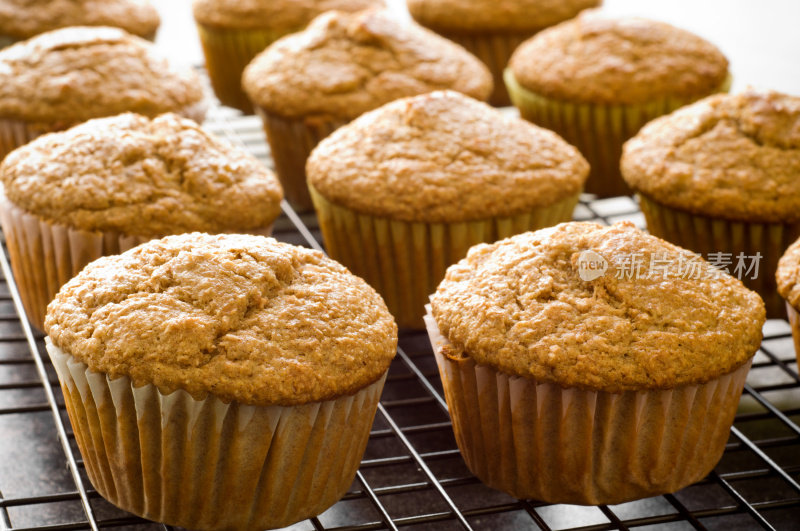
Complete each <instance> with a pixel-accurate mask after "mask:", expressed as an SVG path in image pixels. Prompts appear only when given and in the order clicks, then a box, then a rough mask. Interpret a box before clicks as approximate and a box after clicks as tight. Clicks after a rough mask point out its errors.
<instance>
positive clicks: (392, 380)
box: [0, 110, 800, 531]
mask: <svg viewBox="0 0 800 531" xmlns="http://www.w3.org/2000/svg"><path fill="white" fill-rule="evenodd" d="M209 128H210V129H211V130H214V131H216V132H220V133H223V134H226V135H228V136H231V135H233V136H234V137H235V138H236V140H237V141H238V142H240V143H243V144H244V145H245V146H246V147H248V148H249V149H250V150H251V151H252V152H253V153H254V154H255V155H256V156H258V157H259V158H261V159H262V160H264V162H266V163H268V164H270V160H269V153H268V148H267V146H266V144H265V142H264V135H263V133H262V131H261V127H260V123H259V121H258V119H257V118H254V117H241V116H237V115H233V114H226V113H225V112H224V111H220V110H217V111H215V113H214V116H212V119H211V123H210V125H209ZM574 217H575V219H579V220H595V221H598V222H601V223H613V222H615V221H620V220H623V219H627V220H632V221H633V222H634V223H637V224H638V225H640V226H641V225H643V223H644V222H643V218H642V216H641V213H640V212H639V209H638V206H637V204H636V203H635V202H634V200H633V199H631V198H629V197H619V198H613V199H606V200H592V198H591V197H589V196H586V197H584V198H582V200H581V202H580V204H579V205H578V207H577V208H576V210H575V214H574ZM274 235H275V237H277V238H278V239H280V240H283V241H288V242H291V243H294V244H298V245H306V246H310V247H317V248H321V247H320V244H319V243H318V242H320V241H321V239H320V234H319V228H318V226H317V223H316V220H315V218H314V216H313V215H302V216H298V215H297V214H295V213H294V212H293V211H292V210H291V209H290V208H289V207H288V206H284V214H283V215H282V216H281V218H280V219H279V220H278V222H277V224H276V227H275V234H274ZM0 250H1V249H0ZM0 267H2V273H3V277H4V279H2V280H0V529H1V530H5V529H14V530H16V531H22V530H33V529H48V530H70V529H99V528H117V529H130V530H136V531H139V530H146V529H154V530H157V529H159V530H165V529H171V528H170V527H169V526H164V525H161V524H155V523H152V522H148V521H145V520H142V519H140V518H137V517H134V516H132V515H130V514H128V513H125V512H123V511H121V510H119V509H117V508H116V507H114V506H112V505H111V504H109V503H108V502H106V501H105V500H104V499H103V498H101V497H100V496H99V495H98V494H97V492H96V491H95V490H94V489H93V488H92V485H91V484H90V483H89V481H88V478H87V476H86V472H85V469H84V467H83V463H82V460H81V456H80V454H79V453H78V451H77V447H76V444H75V438H74V435H73V434H72V430H71V427H70V424H69V419H68V418H67V415H66V411H65V408H64V402H63V397H62V394H61V390H60V388H59V386H58V381H57V379H56V376H55V372H54V371H53V368H52V366H51V365H50V362H49V360H48V357H47V355H46V353H45V350H44V347H43V342H42V337H41V336H40V335H37V334H34V333H32V331H31V329H30V327H29V325H28V323H27V321H26V320H24V319H20V315H23V314H22V312H21V306H20V303H19V299H18V296H17V293H16V288H15V285H14V283H13V281H12V280H11V277H10V272H9V267H8V262H7V261H6V257H5V255H4V254H0ZM442 396H443V395H442V388H441V384H440V381H439V375H438V372H437V369H436V364H435V361H434V358H433V355H432V353H431V350H430V345H429V344H428V340H427V337H426V335H425V334H424V333H417V332H401V334H400V348H399V350H398V356H397V357H396V359H395V361H394V362H393V363H392V366H391V368H390V370H389V376H388V379H387V382H386V387H385V389H384V392H383V396H382V399H381V402H380V405H379V408H378V413H377V415H376V419H375V423H374V426H373V428H372V432H371V434H370V439H369V444H368V446H367V451H366V454H365V455H364V458H363V460H362V462H361V467H360V469H359V471H358V474H357V476H356V478H355V480H354V482H353V484H352V486H351V488H350V490H349V492H348V493H347V495H346V496H345V497H344V498H343V499H342V500H341V501H340V502H339V503H337V504H336V505H334V506H333V507H332V508H331V509H329V510H328V511H326V512H325V513H323V514H321V515H319V516H318V517H316V518H312V519H311V520H307V521H305V522H300V523H298V524H296V525H294V526H292V529H296V530H303V531H306V530H322V529H329V530H330V529H338V530H345V529H346V530H372V529H397V528H400V527H404V528H416V529H431V530H440V529H441V530H449V529H490V530H495V529H513V530H517V529H545V530H549V529H553V530H556V529H558V530H564V529H580V530H582V531H590V530H596V531H601V530H611V529H619V530H625V529H633V528H636V529H669V530H674V529H725V530H726V531H727V530H738V529H781V530H783V529H786V530H792V529H800V485H799V484H798V482H799V480H800V377H798V372H797V364H796V362H795V356H794V351H793V346H792V339H791V333H790V329H789V325H788V324H787V323H786V321H782V320H771V321H768V322H767V324H766V326H765V328H764V341H763V344H762V348H761V350H760V351H759V353H758V354H757V355H756V358H755V360H754V363H753V368H752V370H751V372H750V375H749V377H748V384H747V386H746V387H745V391H744V394H743V396H742V400H741V404H740V408H739V413H738V415H737V417H736V422H735V425H734V427H733V429H732V430H731V435H730V439H729V441H728V444H727V446H726V450H725V454H724V456H723V458H722V461H721V462H720V463H719V465H718V466H717V467H716V469H715V470H714V471H713V472H712V473H711V474H710V475H709V476H708V477H707V478H705V479H704V480H702V481H700V482H698V483H696V484H695V485H692V486H690V487H687V488H685V489H683V490H681V491H679V492H677V493H675V494H670V495H665V496H657V497H653V498H648V499H645V500H640V501H635V502H630V503H624V504H620V505H615V506H598V507H580V506H569V505H549V504H544V503H540V502H536V501H533V500H517V499H514V498H511V497H509V496H507V495H505V494H502V493H500V492H497V491H494V490H492V489H490V488H488V487H486V486H484V485H482V484H481V483H480V481H478V480H477V479H476V478H475V477H473V476H472V475H471V474H470V473H469V470H467V468H466V466H465V465H464V462H463V460H462V458H461V455H460V453H459V451H458V448H457V447H456V443H455V439H454V437H453V433H452V428H451V425H450V421H449V417H448V414H447V407H446V404H445V402H444V400H443V398H442Z"/></svg>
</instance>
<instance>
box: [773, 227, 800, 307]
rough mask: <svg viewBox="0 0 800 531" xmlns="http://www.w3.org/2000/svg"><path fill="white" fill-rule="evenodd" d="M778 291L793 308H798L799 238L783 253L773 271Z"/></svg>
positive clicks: (799, 292)
mask: <svg viewBox="0 0 800 531" xmlns="http://www.w3.org/2000/svg"><path fill="white" fill-rule="evenodd" d="M775 280H776V281H777V283H778V293H780V295H781V297H783V298H784V299H786V301H787V302H788V303H789V304H791V305H792V306H793V307H794V308H795V309H798V308H800V239H798V240H797V241H796V242H794V243H793V244H792V245H790V246H789V248H788V249H786V252H785V253H783V256H782V257H781V259H780V261H779V262H778V271H777V272H776V273H775Z"/></svg>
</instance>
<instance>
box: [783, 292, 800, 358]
mask: <svg viewBox="0 0 800 531" xmlns="http://www.w3.org/2000/svg"><path fill="white" fill-rule="evenodd" d="M785 303H786V315H787V317H788V319H789V325H790V326H791V327H792V340H793V341H794V354H795V356H796V357H797V364H798V367H800V312H798V311H797V310H796V309H795V307H794V306H792V305H791V304H789V301H785Z"/></svg>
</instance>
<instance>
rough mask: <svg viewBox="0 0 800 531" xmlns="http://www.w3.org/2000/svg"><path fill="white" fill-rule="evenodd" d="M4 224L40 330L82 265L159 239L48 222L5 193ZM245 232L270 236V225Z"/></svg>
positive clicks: (23, 293)
mask: <svg viewBox="0 0 800 531" xmlns="http://www.w3.org/2000/svg"><path fill="white" fill-rule="evenodd" d="M0 225H2V228H3V234H4V235H5V238H6V245H7V246H8V254H9V259H10V261H11V270H12V271H13V273H14V279H15V280H16V282H17V287H18V288H19V294H20V297H21V298H22V305H23V306H24V307H25V313H27V315H28V319H29V320H30V322H31V324H32V325H33V326H34V327H36V328H37V329H39V330H42V331H43V330H44V317H45V314H46V313H47V305H48V304H50V301H51V300H53V297H55V295H56V293H58V290H59V288H61V286H63V285H64V284H65V283H66V282H67V281H68V280H70V279H71V278H72V277H74V276H75V275H77V274H78V273H79V272H80V271H81V269H83V268H84V266H86V265H87V264H88V263H90V262H93V261H94V260H96V259H98V258H100V257H102V256H107V255H112V254H119V253H122V252H125V251H127V250H128V249H131V248H133V247H136V246H137V245H139V244H140V243H144V242H146V241H149V240H151V239H153V238H154V237H155V236H130V235H125V234H120V233H118V232H113V231H105V232H99V231H87V230H81V229H76V228H73V227H69V226H67V225H63V224H59V223H53V222H49V221H46V220H44V219H41V218H39V217H38V216H36V215H34V214H31V213H29V212H27V211H26V210H24V209H23V208H21V207H19V206H17V205H15V204H14V203H12V202H11V201H9V200H8V198H6V197H5V195H3V194H0ZM246 232H248V233H250V234H261V235H264V236H269V235H270V234H271V232H272V226H271V225H270V226H268V227H265V228H263V229H257V230H250V231H246Z"/></svg>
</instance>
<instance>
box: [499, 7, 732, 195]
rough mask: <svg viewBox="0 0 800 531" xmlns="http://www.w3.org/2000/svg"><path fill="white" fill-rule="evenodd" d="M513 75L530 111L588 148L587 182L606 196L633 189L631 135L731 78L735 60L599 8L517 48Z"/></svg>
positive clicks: (695, 40) (672, 30) (661, 27)
mask: <svg viewBox="0 0 800 531" xmlns="http://www.w3.org/2000/svg"><path fill="white" fill-rule="evenodd" d="M506 80H507V83H508V85H509V90H510V91H511V95H512V99H513V100H514V102H515V105H516V106H517V107H519V109H520V112H521V113H522V115H523V116H524V117H525V118H527V119H529V120H531V121H533V122H534V123H537V124H539V125H542V126H543V127H548V128H551V129H553V130H554V131H556V132H557V133H559V134H561V135H562V136H563V137H564V138H565V139H566V140H567V141H568V142H572V143H574V144H575V145H576V146H577V147H578V149H580V150H581V152H582V153H583V154H584V155H585V156H586V157H587V159H588V160H589V164H590V165H591V166H592V172H593V173H592V175H591V176H590V178H589V182H588V184H587V188H588V189H589V191H591V192H593V193H597V194H599V195H606V196H607V195H619V194H623V193H630V191H629V190H628V189H627V187H626V186H625V184H624V182H623V181H622V179H621V177H620V174H619V158H620V153H621V148H622V144H623V143H624V141H625V140H627V139H628V138H630V137H631V136H633V135H634V134H635V133H636V132H637V131H638V129H639V128H640V127H641V126H643V125H644V124H645V123H647V122H648V121H649V120H651V119H653V118H655V117H657V116H660V115H662V114H666V113H668V112H670V111H671V110H674V109H676V108H678V107H680V106H682V105H684V104H686V103H690V102H692V101H695V100H697V99H699V98H702V97H704V96H708V95H710V94H713V93H715V92H719V91H721V90H725V89H726V88H727V83H729V80H728V61H727V60H726V59H725V56H724V55H722V53H721V52H720V51H719V49H717V47H715V46H714V45H713V44H711V43H709V42H707V41H705V40H704V39H702V38H700V37H698V36H696V35H694V34H692V33H689V32H688V31H685V30H682V29H680V28H676V27H674V26H671V25H669V24H665V23H663V22H657V21H653V20H647V19H641V18H608V17H606V16H604V15H602V14H601V13H598V12H597V11H596V10H592V11H587V12H585V13H582V14H581V15H580V16H578V17H577V18H575V19H573V20H570V21H567V22H564V23H562V24H559V25H557V26H554V27H552V28H548V29H547V30H544V31H542V32H540V33H538V34H537V35H536V36H535V37H533V38H532V39H530V40H529V41H527V42H526V43H524V44H523V45H521V46H520V47H519V48H517V50H516V52H514V55H513V57H512V58H511V61H510V62H509V68H508V70H507V73H506ZM587 124H588V125H587Z"/></svg>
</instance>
